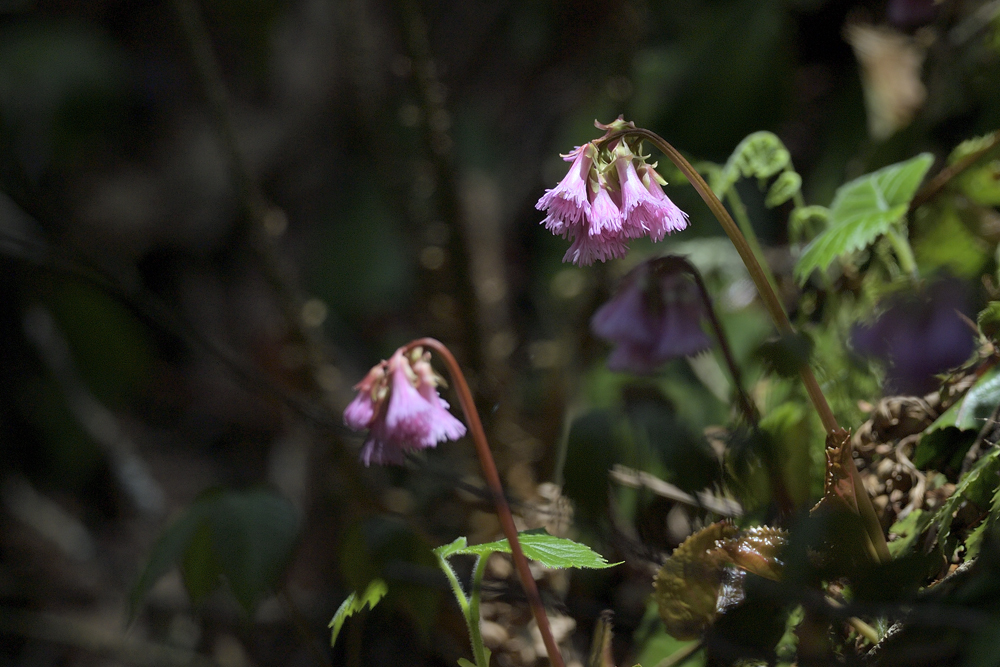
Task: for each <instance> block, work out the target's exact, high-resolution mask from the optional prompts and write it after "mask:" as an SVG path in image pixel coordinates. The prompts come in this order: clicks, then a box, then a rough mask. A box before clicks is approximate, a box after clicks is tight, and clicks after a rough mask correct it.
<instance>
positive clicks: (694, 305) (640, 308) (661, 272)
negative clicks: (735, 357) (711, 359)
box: [590, 257, 712, 373]
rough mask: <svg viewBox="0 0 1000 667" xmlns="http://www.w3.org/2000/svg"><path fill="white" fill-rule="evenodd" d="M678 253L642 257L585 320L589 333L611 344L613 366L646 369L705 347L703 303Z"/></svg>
mask: <svg viewBox="0 0 1000 667" xmlns="http://www.w3.org/2000/svg"><path fill="white" fill-rule="evenodd" d="M688 266H689V265H688V264H687V262H686V261H685V260H683V259H681V258H674V257H663V258H660V259H656V260H652V261H649V262H643V263H642V264H640V265H639V266H637V267H636V268H635V269H633V270H632V271H631V272H630V273H629V274H628V275H627V276H625V278H624V280H623V282H622V286H621V287H620V288H619V290H618V292H617V294H615V295H614V296H613V297H612V298H611V300H610V301H608V302H607V303H606V304H604V305H603V306H601V307H600V308H599V309H598V310H597V312H596V313H594V316H593V318H592V319H591V320H590V328H591V329H592V330H593V332H594V333H595V334H596V335H598V336H600V337H601V338H604V339H605V340H608V341H610V342H612V343H614V344H615V345H616V347H615V349H614V351H612V353H611V355H610V356H609V357H608V368H610V369H611V370H613V371H628V372H632V373H651V372H653V371H655V370H656V369H657V368H658V367H659V366H661V365H663V364H664V363H665V362H667V361H669V360H671V359H676V358H678V357H683V356H691V355H695V354H698V353H699V352H704V351H705V350H707V349H708V348H709V347H710V346H711V344H712V342H711V340H710V339H709V337H708V335H707V334H706V333H705V332H704V330H702V328H701V321H702V319H703V317H704V316H705V314H706V313H705V308H706V306H705V304H704V302H703V301H702V295H701V294H700V291H699V289H698V286H697V285H696V284H695V282H694V281H693V280H692V278H691V276H690V275H688V273H687V267H688Z"/></svg>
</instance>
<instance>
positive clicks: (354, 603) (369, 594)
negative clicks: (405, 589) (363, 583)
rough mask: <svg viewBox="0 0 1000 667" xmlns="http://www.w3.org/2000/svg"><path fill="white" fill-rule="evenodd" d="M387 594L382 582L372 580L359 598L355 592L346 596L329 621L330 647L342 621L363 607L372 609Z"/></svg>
mask: <svg viewBox="0 0 1000 667" xmlns="http://www.w3.org/2000/svg"><path fill="white" fill-rule="evenodd" d="M388 592H389V587H388V586H386V585H385V582H384V581H382V580H381V579H373V580H372V582H371V583H370V584H368V587H367V588H365V592H364V593H363V594H362V595H361V597H360V598H359V597H358V594H357V591H355V592H354V593H351V594H350V595H348V596H347V599H346V600H344V601H343V602H342V603H341V605H340V607H338V608H337V613H336V614H334V615H333V619H332V620H331V621H330V625H329V627H330V628H332V629H333V630H332V632H331V633H330V646H333V645H334V644H335V643H336V642H337V635H339V634H340V628H342V627H343V625H344V621H346V620H347V619H348V618H349V617H351V616H353V615H354V614H356V613H358V612H359V611H361V610H362V609H364V608H365V605H367V606H368V608H369V609H374V608H375V605H377V604H378V603H379V600H381V599H382V598H383V597H385V594H386V593H388Z"/></svg>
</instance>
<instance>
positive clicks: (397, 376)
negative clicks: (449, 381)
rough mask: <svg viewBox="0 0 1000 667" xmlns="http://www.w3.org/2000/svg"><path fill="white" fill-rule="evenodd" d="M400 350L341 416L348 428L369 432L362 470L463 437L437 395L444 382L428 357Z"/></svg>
mask: <svg viewBox="0 0 1000 667" xmlns="http://www.w3.org/2000/svg"><path fill="white" fill-rule="evenodd" d="M403 350H404V348H400V349H399V350H396V353H395V354H393V355H392V358H391V359H389V361H383V362H381V363H379V364H378V365H377V366H375V367H374V368H372V369H371V371H369V373H368V375H367V376H365V378H364V379H363V380H362V381H361V382H359V383H358V384H357V385H356V386H355V389H357V390H358V395H357V396H356V397H355V398H354V400H353V401H351V403H350V404H349V405H348V406H347V408H346V409H345V410H344V423H345V424H346V425H347V426H348V427H350V428H351V429H354V430H356V431H359V430H362V429H365V428H367V429H368V431H369V433H368V438H367V439H366V440H365V444H364V446H363V447H362V448H361V461H362V462H363V463H364V464H365V465H366V466H369V465H371V464H372V463H376V464H378V465H387V464H395V465H400V464H402V463H403V461H404V460H405V456H404V455H405V453H406V452H407V451H408V450H417V449H426V448H427V447H435V446H436V445H437V444H438V443H439V442H444V441H445V440H457V439H458V438H461V437H462V436H463V435H465V425H463V424H462V422H460V421H458V419H456V418H455V417H454V416H453V415H452V414H451V413H450V412H448V404H447V403H446V402H445V401H444V400H442V399H441V397H440V396H439V395H438V392H437V387H438V386H439V385H441V384H442V383H443V382H444V381H443V380H442V379H441V378H440V377H439V376H437V375H436V374H435V373H434V371H433V369H432V368H431V365H430V359H429V357H430V355H429V354H428V353H424V352H423V351H422V350H421V349H420V348H415V349H414V350H412V351H411V352H410V353H409V355H407V354H404V352H403Z"/></svg>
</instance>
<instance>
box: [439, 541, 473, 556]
mask: <svg viewBox="0 0 1000 667" xmlns="http://www.w3.org/2000/svg"><path fill="white" fill-rule="evenodd" d="M468 545H469V542H468V540H466V539H465V538H464V537H457V538H455V541H454V542H452V543H451V544H446V545H444V546H441V547H438V548H437V549H434V553H435V554H437V555H438V556H440V557H441V558H449V557H451V556H454V555H455V554H458V553H466V551H465V548H466V547H467V546H468Z"/></svg>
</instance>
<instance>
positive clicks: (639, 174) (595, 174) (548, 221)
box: [535, 119, 688, 266]
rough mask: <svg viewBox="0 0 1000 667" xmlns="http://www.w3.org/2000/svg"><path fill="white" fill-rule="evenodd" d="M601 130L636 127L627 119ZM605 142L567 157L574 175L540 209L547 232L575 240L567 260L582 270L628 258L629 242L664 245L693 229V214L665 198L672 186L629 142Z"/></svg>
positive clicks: (543, 199)
mask: <svg viewBox="0 0 1000 667" xmlns="http://www.w3.org/2000/svg"><path fill="white" fill-rule="evenodd" d="M597 126H598V127H599V128H601V129H604V130H606V131H607V133H608V134H610V133H611V132H615V131H618V130H621V129H625V128H627V127H634V126H633V125H632V124H631V123H626V122H625V121H623V120H621V119H618V120H617V121H615V122H614V123H611V124H610V125H601V124H599V123H598V124H597ZM605 136H607V135H605ZM599 143H600V142H591V143H588V144H584V145H583V146H577V147H576V148H575V149H573V150H572V151H571V152H570V153H568V154H567V155H564V156H563V159H564V160H566V161H567V162H569V161H571V162H572V165H571V166H570V168H569V172H568V173H567V174H566V176H565V177H564V178H563V179H562V181H560V182H559V184H558V185H557V186H556V187H554V188H552V189H549V190H546V191H545V194H544V195H542V197H541V199H539V200H538V203H537V204H535V208H537V209H538V210H540V211H545V212H546V216H545V219H544V220H543V221H542V224H543V225H545V228H546V229H548V230H549V231H551V232H552V233H553V234H558V235H560V236H562V237H563V238H572V239H573V241H572V243H571V244H570V247H569V249H568V250H567V251H566V255H565V256H564V257H563V261H564V262H573V263H574V264H579V265H581V266H586V265H589V264H593V263H594V261H595V260H598V259H599V260H601V261H602V262H603V261H607V260H608V259H614V258H617V257H624V256H625V253H626V252H628V241H629V239H634V238H641V237H643V236H648V237H649V238H650V239H651V240H652V241H662V240H663V237H664V236H666V235H667V234H670V233H673V232H676V231H680V230H682V229H684V228H685V227H687V224H688V221H687V215H686V214H685V213H684V212H683V211H681V210H680V209H679V208H677V206H676V205H675V204H674V203H673V202H672V201H670V199H669V198H668V197H667V195H666V194H664V192H663V187H662V186H663V185H666V183H667V182H666V181H665V180H664V179H663V177H662V176H660V175H659V174H658V173H657V172H656V165H655V164H649V163H647V162H646V156H643V155H641V154H638V153H636V152H634V151H633V149H632V147H631V146H630V145H629V144H628V143H627V141H626V140H625V139H617V140H615V141H613V142H609V143H608V144H605V145H600V146H599Z"/></svg>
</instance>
